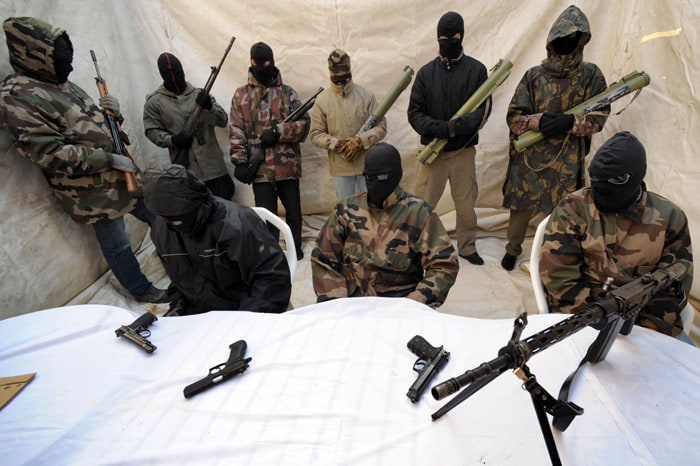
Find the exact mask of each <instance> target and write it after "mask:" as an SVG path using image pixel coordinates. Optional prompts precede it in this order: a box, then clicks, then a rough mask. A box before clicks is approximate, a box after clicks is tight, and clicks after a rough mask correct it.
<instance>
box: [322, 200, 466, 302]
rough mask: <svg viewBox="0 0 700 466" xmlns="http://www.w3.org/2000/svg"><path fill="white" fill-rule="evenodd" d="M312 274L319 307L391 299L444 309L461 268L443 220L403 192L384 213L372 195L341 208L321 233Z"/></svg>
mask: <svg viewBox="0 0 700 466" xmlns="http://www.w3.org/2000/svg"><path fill="white" fill-rule="evenodd" d="M311 271H312V277H313V285H314V291H315V292H316V295H317V296H318V300H319V301H325V300H327V299H332V298H341V297H346V296H388V297H407V298H411V299H414V300H416V301H419V302H421V303H425V304H427V305H429V306H431V307H439V306H440V305H441V304H442V303H444V302H445V299H446V298H447V293H448V291H449V290H450V288H451V287H452V285H453V284H454V282H455V279H456V278H457V272H458V271H459V264H458V262H457V252H456V251H455V249H454V247H453V246H452V242H451V241H450V238H449V236H448V235H447V232H446V231H445V227H444V226H443V225H442V222H441V221H440V218H439V217H438V216H437V215H436V214H435V213H434V212H433V210H432V209H431V208H430V206H429V205H428V204H427V203H426V202H425V201H423V200H422V199H420V198H418V197H416V196H414V195H412V194H409V193H406V192H404V191H403V189H402V188H401V187H398V188H396V190H394V192H393V193H392V194H390V195H389V197H388V198H387V199H386V200H385V201H384V206H383V208H381V209H380V208H377V207H370V206H369V205H368V204H367V193H362V194H358V195H356V196H351V197H348V198H346V199H343V200H342V201H341V202H340V203H338V204H337V205H336V207H335V212H333V213H332V214H331V215H330V216H329V217H328V220H327V222H326V224H325V225H324V226H323V228H322V229H321V231H319V233H318V237H317V239H316V247H315V248H314V250H313V252H312V253H311Z"/></svg>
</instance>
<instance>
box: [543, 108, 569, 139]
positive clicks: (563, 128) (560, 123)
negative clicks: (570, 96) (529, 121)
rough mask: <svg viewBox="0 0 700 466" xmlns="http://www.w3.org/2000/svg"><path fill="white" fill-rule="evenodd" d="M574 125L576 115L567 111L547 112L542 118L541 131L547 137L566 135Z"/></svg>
mask: <svg viewBox="0 0 700 466" xmlns="http://www.w3.org/2000/svg"><path fill="white" fill-rule="evenodd" d="M573 126H574V116H573V115H570V114H567V113H550V112H545V113H544V114H543V115H542V117H541V118H540V133H542V135H544V137H545V138H551V137H556V136H564V135H565V134H566V132H567V131H568V130H570V129H571V128H572V127H573Z"/></svg>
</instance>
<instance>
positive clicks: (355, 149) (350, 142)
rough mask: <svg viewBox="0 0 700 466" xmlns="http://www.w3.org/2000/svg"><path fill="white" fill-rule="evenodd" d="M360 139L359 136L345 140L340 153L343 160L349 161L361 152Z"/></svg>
mask: <svg viewBox="0 0 700 466" xmlns="http://www.w3.org/2000/svg"><path fill="white" fill-rule="evenodd" d="M362 148H363V146H362V139H360V137H359V136H351V137H349V138H347V139H345V144H344V145H343V147H342V148H341V150H340V151H341V152H342V153H343V155H344V156H345V158H346V159H347V160H348V161H350V160H352V159H353V158H355V156H356V155H357V154H359V153H360V151H361V150H362Z"/></svg>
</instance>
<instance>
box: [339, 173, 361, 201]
mask: <svg viewBox="0 0 700 466" xmlns="http://www.w3.org/2000/svg"><path fill="white" fill-rule="evenodd" d="M333 184H334V185H335V195H336V196H337V197H338V200H339V201H340V200H342V199H345V198H346V197H348V196H354V195H355V184H357V187H358V188H359V189H360V192H361V193H364V192H367V183H366V182H365V177H364V176H362V175H350V176H334V177H333Z"/></svg>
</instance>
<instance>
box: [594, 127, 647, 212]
mask: <svg viewBox="0 0 700 466" xmlns="http://www.w3.org/2000/svg"><path fill="white" fill-rule="evenodd" d="M646 172H647V155H646V151H645V150H644V146H643V145H642V143H641V142H640V141H639V139H637V138H636V137H635V136H634V135H633V134H632V133H630V132H628V131H623V132H620V133H617V134H615V135H614V136H613V137H611V138H610V139H608V140H607V141H606V142H605V143H604V144H603V145H602V146H600V148H599V149H598V151H597V152H596V154H595V156H594V157H593V160H592V161H591V165H590V166H589V167H588V174H589V176H590V178H591V190H592V191H593V200H594V201H595V204H596V206H597V207H598V209H600V210H601V211H603V212H621V211H623V210H625V209H626V208H627V207H629V206H630V205H632V204H633V203H634V202H635V201H636V200H637V199H638V198H639V195H640V194H641V192H642V181H643V180H644V175H646Z"/></svg>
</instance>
